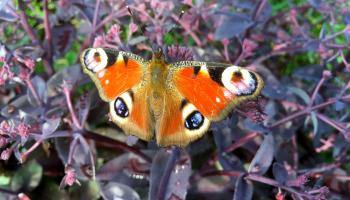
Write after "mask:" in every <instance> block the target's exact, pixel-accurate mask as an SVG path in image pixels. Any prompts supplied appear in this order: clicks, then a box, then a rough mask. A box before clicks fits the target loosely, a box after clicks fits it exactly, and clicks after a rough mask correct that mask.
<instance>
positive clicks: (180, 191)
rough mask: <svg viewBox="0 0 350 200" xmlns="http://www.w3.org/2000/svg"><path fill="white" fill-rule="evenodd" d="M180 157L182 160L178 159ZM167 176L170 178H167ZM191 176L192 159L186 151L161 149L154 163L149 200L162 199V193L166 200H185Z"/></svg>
mask: <svg viewBox="0 0 350 200" xmlns="http://www.w3.org/2000/svg"><path fill="white" fill-rule="evenodd" d="M180 151H181V152H180ZM178 154H181V155H178ZM179 156H180V158H179V159H176V158H178V157H179ZM169 170H170V171H169ZM169 173H170V175H169ZM167 175H169V176H168V177H166V176H167ZM190 175H191V162H190V157H189V156H188V154H187V153H186V152H185V151H184V150H180V149H172V150H165V149H160V150H159V151H158V153H157V154H156V156H155V158H154V160H153V162H152V167H151V180H150V192H149V199H158V198H161V197H160V195H162V194H161V193H162V192H165V196H164V198H165V199H169V198H171V197H177V198H178V199H185V198H186V194H187V187H188V186H189V183H188V179H189V177H190ZM162 184H166V185H162ZM162 189H164V190H166V191H162Z"/></svg>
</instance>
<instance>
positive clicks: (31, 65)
mask: <svg viewBox="0 0 350 200" xmlns="http://www.w3.org/2000/svg"><path fill="white" fill-rule="evenodd" d="M24 64H25V65H26V66H27V67H28V68H29V69H30V70H33V69H34V67H35V63H34V60H32V59H30V58H27V59H25V60H24Z"/></svg>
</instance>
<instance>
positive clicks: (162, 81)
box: [148, 51, 169, 119]
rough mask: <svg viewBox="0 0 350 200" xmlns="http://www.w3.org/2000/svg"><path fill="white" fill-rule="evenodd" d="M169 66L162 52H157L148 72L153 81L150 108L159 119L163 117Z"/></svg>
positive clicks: (151, 83)
mask: <svg viewBox="0 0 350 200" xmlns="http://www.w3.org/2000/svg"><path fill="white" fill-rule="evenodd" d="M167 67H168V64H167V63H166V61H165V59H164V55H163V54H162V52H161V51H159V52H155V53H154V54H153V57H152V60H151V62H150V63H149V66H148V70H149V74H150V79H151V81H150V82H149V84H150V87H149V88H150V90H151V98H150V102H149V104H150V107H151V110H152V111H153V114H154V115H155V118H156V119H157V116H159V115H161V113H162V111H163V110H162V109H163V107H164V105H163V104H164V98H165V95H166V94H165V93H166V90H167V88H166V87H167V86H166V85H167V84H166V83H167V76H168V73H169V71H168V68H167Z"/></svg>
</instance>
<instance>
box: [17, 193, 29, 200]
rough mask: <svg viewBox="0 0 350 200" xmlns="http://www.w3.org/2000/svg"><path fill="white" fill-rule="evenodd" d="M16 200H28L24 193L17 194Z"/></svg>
mask: <svg viewBox="0 0 350 200" xmlns="http://www.w3.org/2000/svg"><path fill="white" fill-rule="evenodd" d="M18 199H19V200H30V198H29V197H28V196H27V195H26V194H24V193H20V194H18Z"/></svg>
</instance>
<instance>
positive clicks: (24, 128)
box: [16, 123, 30, 138]
mask: <svg viewBox="0 0 350 200" xmlns="http://www.w3.org/2000/svg"><path fill="white" fill-rule="evenodd" d="M29 128H30V126H29V125H27V124H25V123H20V124H19V125H18V126H17V128H16V129H17V131H18V132H17V134H18V135H20V136H21V138H28V136H29Z"/></svg>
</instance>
